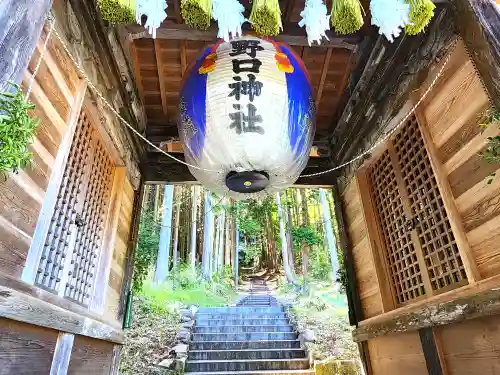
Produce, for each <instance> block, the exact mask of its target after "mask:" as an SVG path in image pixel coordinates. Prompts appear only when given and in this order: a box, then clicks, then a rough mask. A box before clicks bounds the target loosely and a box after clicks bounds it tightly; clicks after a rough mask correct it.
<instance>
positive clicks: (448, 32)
mask: <svg viewBox="0 0 500 375" xmlns="http://www.w3.org/2000/svg"><path fill="white" fill-rule="evenodd" d="M454 30H455V25H454V22H453V19H452V17H451V10H450V8H449V6H448V5H445V4H439V5H438V6H437V9H436V11H435V16H434V18H433V20H432V21H431V24H430V25H429V27H428V29H427V32H425V33H422V34H419V35H416V36H411V37H410V36H406V35H404V36H402V37H400V38H398V39H397V40H395V41H394V43H389V42H387V40H385V37H383V36H379V37H378V38H377V39H376V40H371V41H370V40H368V41H367V43H366V45H365V46H364V48H363V50H362V52H361V53H362V54H364V55H365V56H360V57H359V58H358V64H357V68H356V70H357V71H358V72H359V73H357V74H353V75H352V76H351V81H350V84H349V88H348V96H349V99H348V100H347V103H346V106H345V108H344V111H343V113H342V115H341V117H340V120H339V122H338V124H337V126H336V127H335V130H334V131H333V136H332V139H331V145H332V149H333V150H336V152H335V154H334V160H335V162H337V163H340V162H342V161H345V160H348V159H349V158H352V157H353V156H355V153H356V152H360V151H361V150H359V148H360V145H361V142H363V141H364V140H365V139H366V137H367V136H368V134H369V132H370V131H372V130H373V129H374V128H378V127H380V125H381V124H386V123H387V122H388V121H390V120H391V119H392V118H393V117H394V116H395V115H396V114H397V113H398V112H399V110H400V109H401V108H402V106H403V105H404V103H405V102H406V101H407V100H408V98H409V95H410V93H411V91H412V90H413V89H414V88H415V87H417V86H418V85H419V84H421V83H422V82H423V80H424V79H425V75H426V73H427V71H428V68H429V67H430V66H431V65H432V63H434V62H435V61H436V59H437V58H440V57H442V56H443V55H444V54H446V52H447V51H448V50H449V48H451V46H452V41H453V40H454V37H455V35H454Z"/></svg>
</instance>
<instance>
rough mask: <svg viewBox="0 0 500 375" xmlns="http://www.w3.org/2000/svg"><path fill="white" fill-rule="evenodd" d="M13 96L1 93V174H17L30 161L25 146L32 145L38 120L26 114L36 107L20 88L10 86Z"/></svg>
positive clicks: (8, 93) (29, 155)
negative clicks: (11, 172)
mask: <svg viewBox="0 0 500 375" xmlns="http://www.w3.org/2000/svg"><path fill="white" fill-rule="evenodd" d="M9 83H10V85H11V86H12V87H13V89H14V91H13V92H0V174H1V175H6V174H7V173H8V172H10V171H13V172H17V170H18V169H22V168H24V167H25V166H26V165H27V164H29V163H30V161H31V152H30V151H29V150H28V145H29V144H30V143H31V142H32V141H33V137H34V132H35V129H36V127H37V126H38V123H39V122H40V121H39V119H37V118H33V117H31V116H30V114H29V113H28V111H30V110H33V109H34V108H35V106H34V105H33V104H31V103H30V102H29V101H28V100H27V99H26V98H25V96H24V94H23V92H22V90H21V87H20V86H19V85H16V84H14V83H12V82H9Z"/></svg>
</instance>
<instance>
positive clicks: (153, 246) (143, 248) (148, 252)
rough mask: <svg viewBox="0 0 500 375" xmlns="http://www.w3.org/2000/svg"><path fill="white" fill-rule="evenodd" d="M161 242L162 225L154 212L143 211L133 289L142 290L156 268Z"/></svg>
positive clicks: (136, 252)
mask: <svg viewBox="0 0 500 375" xmlns="http://www.w3.org/2000/svg"><path fill="white" fill-rule="evenodd" d="M159 242H160V223H159V221H158V220H156V218H155V214H154V213H153V212H152V211H149V210H147V211H143V212H142V214H141V222H140V224H139V234H138V238H137V248H136V251H135V262H134V279H133V284H132V288H133V290H134V291H135V292H138V291H140V290H141V288H142V285H143V282H144V280H145V278H146V277H147V275H148V273H149V272H150V271H151V269H152V267H154V265H155V262H156V257H157V255H158V244H159Z"/></svg>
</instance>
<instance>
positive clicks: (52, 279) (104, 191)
mask: <svg viewBox="0 0 500 375" xmlns="http://www.w3.org/2000/svg"><path fill="white" fill-rule="evenodd" d="M113 172H114V165H113V163H112V160H111V158H110V156H109V154H108V153H107V151H106V149H105V147H104V145H103V143H102V140H101V138H100V136H99V134H98V132H97V131H96V129H95V128H94V127H93V125H92V124H91V122H90V121H89V119H88V117H87V115H86V114H85V112H83V111H82V113H81V114H80V118H79V121H78V125H77V127H76V130H75V135H74V138H73V143H72V145H71V148H70V151H69V156H68V160H67V163H66V167H65V170H64V174H63V179H62V183H61V186H60V188H59V193H58V195H57V200H56V205H55V208H54V213H53V215H52V218H51V223H50V227H49V230H48V232H47V236H46V239H45V243H44V248H43V252H42V256H41V259H40V263H39V267H38V272H37V275H36V279H35V283H36V284H37V285H39V286H41V287H43V288H45V289H48V290H51V291H54V292H59V293H60V294H63V295H64V296H65V297H67V298H71V299H73V300H75V301H77V302H78V303H81V304H84V305H87V304H88V302H89V297H90V296H89V289H90V287H91V286H92V283H93V281H94V277H95V274H96V272H95V271H96V266H97V265H96V261H97V259H98V256H99V253H100V248H101V245H102V239H103V231H104V227H105V221H106V213H107V208H108V204H109V201H110V191H111V182H112V178H113Z"/></svg>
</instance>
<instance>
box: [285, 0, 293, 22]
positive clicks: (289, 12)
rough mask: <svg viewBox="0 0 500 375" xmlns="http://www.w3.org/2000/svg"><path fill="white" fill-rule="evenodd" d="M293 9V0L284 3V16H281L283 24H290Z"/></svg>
mask: <svg viewBox="0 0 500 375" xmlns="http://www.w3.org/2000/svg"><path fill="white" fill-rule="evenodd" d="M294 7H295V0H288V1H287V3H286V8H285V14H284V15H283V20H284V21H285V22H291V19H292V13H293V8H294Z"/></svg>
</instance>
